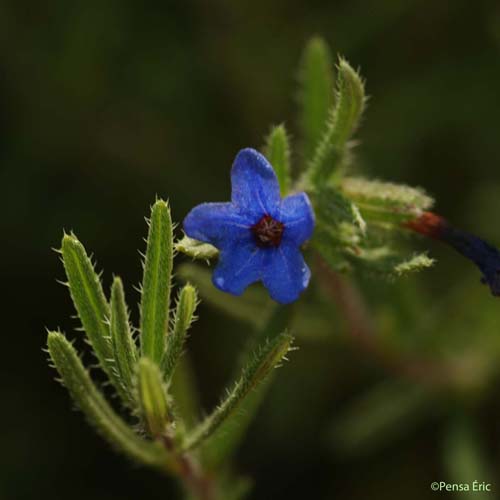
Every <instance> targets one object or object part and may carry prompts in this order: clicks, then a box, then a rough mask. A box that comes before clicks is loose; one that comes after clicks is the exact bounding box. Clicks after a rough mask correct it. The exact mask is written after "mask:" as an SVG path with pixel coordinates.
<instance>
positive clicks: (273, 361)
mask: <svg viewBox="0 0 500 500" xmlns="http://www.w3.org/2000/svg"><path fill="white" fill-rule="evenodd" d="M292 340H293V339H292V337H291V336H290V335H287V334H285V333H283V334H281V335H279V336H277V337H276V338H274V339H273V340H271V341H268V342H267V343H266V344H264V345H263V346H262V347H261V348H260V349H258V350H257V351H256V352H255V355H254V357H253V359H252V361H251V362H250V363H249V364H248V365H247V366H246V367H245V369H244V370H243V373H242V375H241V377H240V379H239V380H238V381H237V382H236V384H235V385H234V387H233V389H232V390H230V391H229V392H228V396H227V397H226V399H225V400H224V401H222V403H221V404H220V405H219V406H218V407H217V408H216V409H215V410H214V411H213V413H212V414H211V415H209V416H208V417H206V418H205V420H203V421H202V422H201V423H200V424H199V425H198V426H197V427H196V428H195V429H194V430H193V431H192V433H191V434H189V435H188V436H187V438H186V441H185V443H184V446H183V448H184V450H189V449H192V448H196V447H197V446H199V445H200V444H201V443H202V442H203V441H204V440H205V439H207V438H208V437H210V436H211V435H212V434H213V433H214V432H215V431H217V430H218V429H219V427H220V426H221V425H222V424H223V423H224V422H226V421H227V420H228V419H229V418H231V417H234V415H235V410H236V409H237V408H238V407H239V406H240V405H241V403H242V402H243V401H244V399H245V398H246V397H247V396H248V395H249V394H250V393H251V391H252V390H253V389H255V388H256V387H257V386H258V384H259V383H260V382H262V381H264V380H265V379H266V377H267V376H268V375H269V373H270V372H271V370H272V369H273V368H275V367H276V366H278V365H279V363H280V362H281V361H282V360H283V358H284V357H285V356H286V353H287V352H288V351H289V350H290V346H291V343H292Z"/></svg>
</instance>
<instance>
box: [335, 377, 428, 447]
mask: <svg viewBox="0 0 500 500" xmlns="http://www.w3.org/2000/svg"><path fill="white" fill-rule="evenodd" d="M433 405H434V400H433V398H432V395H431V394H428V393H427V392H426V391H425V390H424V389H422V387H419V386H416V385H412V384H409V383H407V382H394V381H388V382H383V383H381V384H379V385H377V386H375V387H374V388H372V389H370V390H368V391H367V392H366V393H365V394H363V395H362V396H361V397H359V398H358V399H356V400H355V401H354V402H353V403H352V404H350V405H346V407H345V409H344V410H343V411H342V413H341V415H340V416H339V417H338V418H337V420H336V421H335V423H334V425H333V427H332V429H331V432H330V439H331V443H332V445H333V446H334V448H335V449H336V450H337V451H340V452H343V453H345V454H348V455H354V454H366V453H370V452H373V451H375V450H376V449H377V448H378V447H379V446H381V445H383V444H385V443H387V442H389V441H390V440H393V439H394V438H395V437H397V436H401V435H404V434H405V433H408V432H409V431H410V430H411V429H413V428H415V426H416V425H417V423H418V422H419V421H420V420H421V419H422V418H424V417H425V415H426V413H427V410H428V409H429V408H431V407H432V406H433Z"/></svg>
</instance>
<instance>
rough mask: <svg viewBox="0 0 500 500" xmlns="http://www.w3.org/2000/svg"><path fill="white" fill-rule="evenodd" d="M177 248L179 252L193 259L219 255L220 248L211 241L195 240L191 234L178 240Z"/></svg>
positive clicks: (210, 257)
mask: <svg viewBox="0 0 500 500" xmlns="http://www.w3.org/2000/svg"><path fill="white" fill-rule="evenodd" d="M175 249H176V250H177V251H178V252H181V253H183V254H186V255H188V256H189V257H191V258H193V259H202V260H206V261H208V260H210V259H214V258H215V257H217V256H218V255H219V250H217V248H215V247H214V246H212V245H210V243H203V242H202V241H198V240H195V239H193V238H190V237H189V236H186V235H184V237H183V238H182V239H181V240H179V241H177V243H176V244H175Z"/></svg>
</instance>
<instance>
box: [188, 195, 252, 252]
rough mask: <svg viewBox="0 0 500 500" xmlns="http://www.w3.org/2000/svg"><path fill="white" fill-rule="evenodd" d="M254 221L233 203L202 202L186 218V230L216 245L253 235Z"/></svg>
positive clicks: (193, 236) (190, 234)
mask: <svg viewBox="0 0 500 500" xmlns="http://www.w3.org/2000/svg"><path fill="white" fill-rule="evenodd" d="M251 225H252V221H251V220H250V219H249V218H248V217H245V216H244V215H242V214H241V213H240V212H239V211H238V210H237V209H236V207H235V206H234V205H233V204H232V203H202V204H201V205H198V206H196V207H194V208H193V209H192V210H191V211H190V212H189V213H188V214H187V216H186V218H185V219H184V231H185V232H186V234H187V235H188V236H189V237H190V238H195V239H197V240H200V241H204V242H206V243H211V244H212V245H214V246H216V247H218V248H219V247H221V246H224V243H230V242H233V241H238V240H244V241H246V240H248V239H249V238H250V237H251V232H250V226H251Z"/></svg>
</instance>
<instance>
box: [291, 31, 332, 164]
mask: <svg viewBox="0 0 500 500" xmlns="http://www.w3.org/2000/svg"><path fill="white" fill-rule="evenodd" d="M299 84H300V94H299V101H300V105H301V108H300V129H301V132H302V139H303V154H304V158H305V159H306V160H307V161H310V159H312V157H313V155H314V152H315V150H316V148H317V146H318V144H319V141H320V139H321V137H322V135H323V133H324V130H325V126H326V122H327V119H328V114H329V112H330V109H331V108H332V106H333V103H334V98H335V93H334V77H333V67H332V63H331V57H330V51H329V50H328V46H327V44H326V43H325V41H324V40H323V39H322V38H320V37H314V38H312V39H311V40H310V41H309V43H308V44H307V46H306V48H305V50H304V54H303V56H302V61H301V65H300V69H299Z"/></svg>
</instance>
